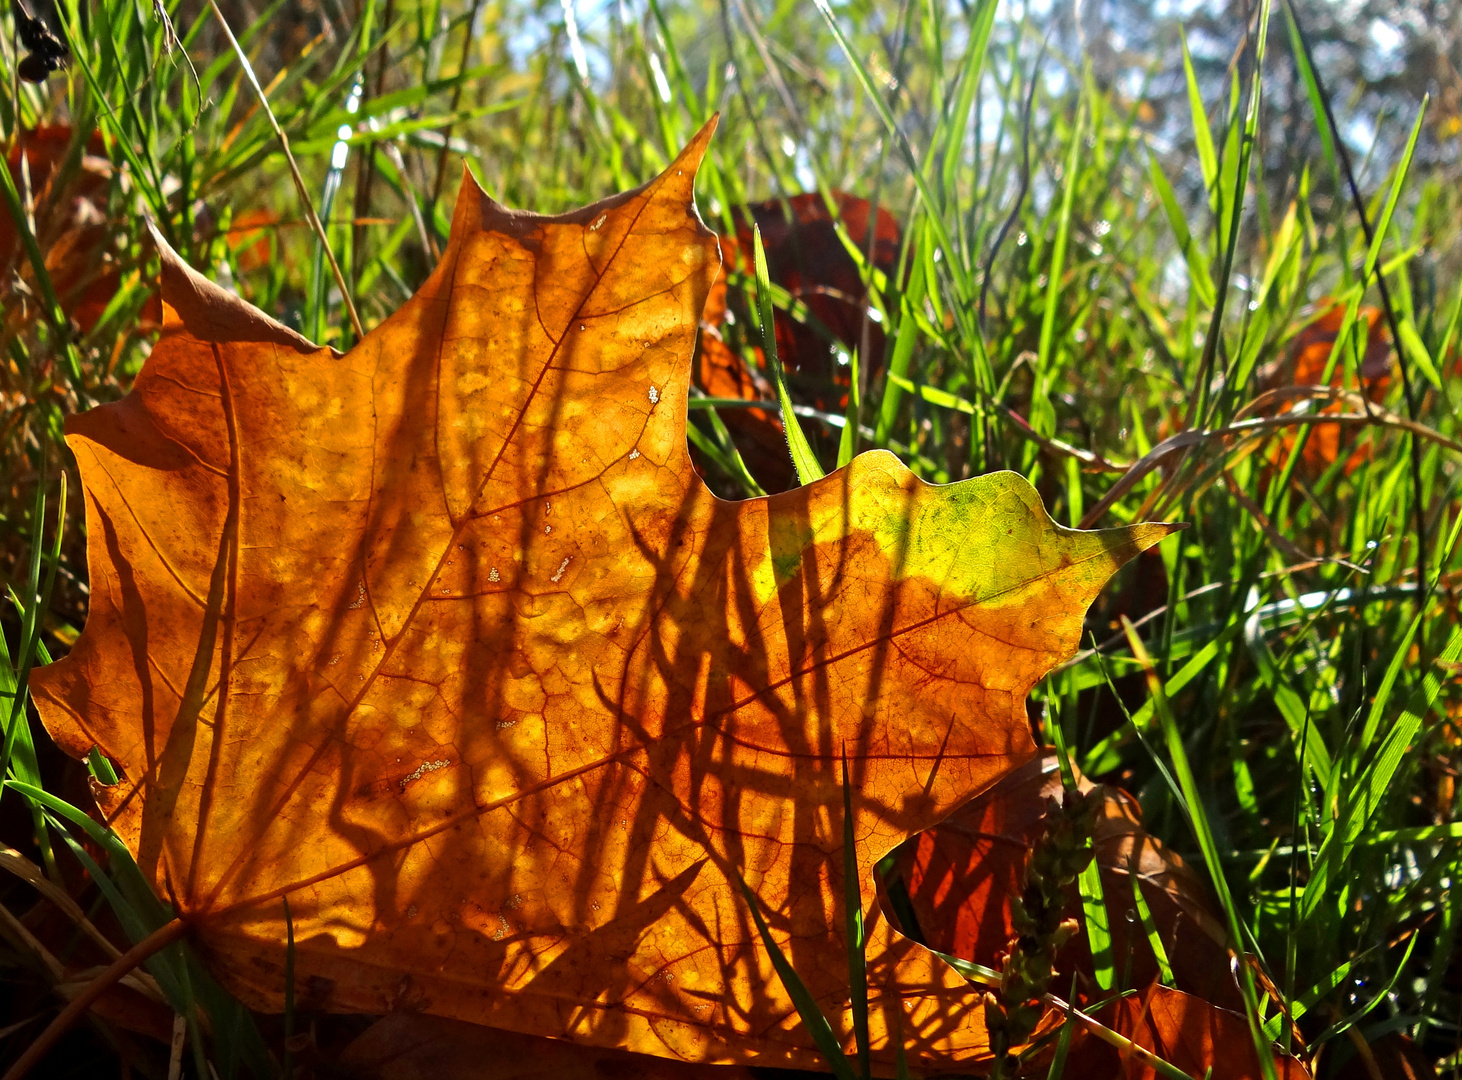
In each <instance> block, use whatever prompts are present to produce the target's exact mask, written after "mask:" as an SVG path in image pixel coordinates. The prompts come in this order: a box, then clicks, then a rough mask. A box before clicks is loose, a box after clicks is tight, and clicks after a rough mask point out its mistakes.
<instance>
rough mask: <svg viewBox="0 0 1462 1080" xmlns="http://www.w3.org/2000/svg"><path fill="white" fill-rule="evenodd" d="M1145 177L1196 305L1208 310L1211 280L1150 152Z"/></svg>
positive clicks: (1182, 213) (1184, 218) (1195, 243)
mask: <svg viewBox="0 0 1462 1080" xmlns="http://www.w3.org/2000/svg"><path fill="white" fill-rule="evenodd" d="M1147 176H1148V179H1149V180H1150V181H1151V182H1152V189H1153V191H1155V192H1157V197H1158V200H1159V201H1160V202H1161V203H1162V207H1163V213H1164V214H1166V215H1167V219H1168V225H1169V227H1170V228H1171V229H1172V230H1173V237H1174V239H1176V240H1177V241H1178V250H1179V251H1181V252H1182V253H1183V259H1184V261H1185V262H1186V263H1187V265H1188V282H1189V284H1191V285H1192V286H1193V292H1194V294H1195V295H1196V296H1197V297H1198V303H1199V304H1201V305H1202V306H1204V307H1212V306H1213V300H1214V290H1213V277H1212V276H1211V275H1210V274H1209V272H1208V261H1207V259H1206V258H1205V257H1204V254H1203V251H1202V249H1201V248H1200V247H1199V246H1198V243H1197V241H1195V240H1194V239H1193V235H1192V233H1191V232H1190V231H1189V229H1188V221H1187V216H1186V212H1185V211H1184V210H1183V208H1182V207H1181V206H1179V205H1178V197H1177V195H1176V194H1174V192H1173V185H1172V184H1170V183H1168V178H1167V175H1166V174H1165V173H1164V172H1163V171H1162V166H1161V165H1160V164H1158V160H1157V155H1156V154H1154V153H1153V152H1152V150H1151V149H1149V150H1148V152H1147Z"/></svg>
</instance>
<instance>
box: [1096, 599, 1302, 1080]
mask: <svg viewBox="0 0 1462 1080" xmlns="http://www.w3.org/2000/svg"><path fill="white" fill-rule="evenodd" d="M1122 628H1123V630H1125V631H1126V634H1127V644H1128V645H1129V646H1130V647H1131V649H1132V655H1133V656H1135V657H1137V659H1138V661H1139V662H1140V663H1141V664H1142V665H1143V667H1144V668H1145V669H1146V673H1147V690H1148V693H1150V694H1151V695H1152V696H1153V699H1154V701H1155V703H1156V707H1157V714H1158V719H1159V720H1160V721H1161V723H1162V729H1163V735H1164V737H1165V738H1166V741H1167V748H1168V756H1169V757H1170V758H1171V759H1172V765H1173V773H1174V774H1175V775H1176V777H1177V780H1178V784H1179V786H1180V787H1181V788H1182V791H1183V799H1184V802H1185V803H1186V804H1187V808H1188V820H1189V821H1190V822H1191V823H1192V826H1193V832H1194V833H1195V835H1196V837H1197V840H1198V848H1199V850H1200V851H1201V852H1202V854H1203V861H1204V863H1205V864H1207V867H1208V876H1209V878H1210V879H1211V880H1212V882H1213V888H1214V891H1215V892H1216V893H1217V894H1218V902H1219V907H1220V908H1222V910H1223V914H1224V917H1225V919H1226V920H1227V922H1228V932H1229V947H1230V948H1231V949H1233V950H1234V951H1235V952H1236V953H1238V954H1239V956H1240V960H1239V963H1238V974H1239V989H1240V990H1241V991H1242V992H1243V995H1244V1015H1245V1016H1246V1017H1247V1018H1248V1021H1249V1034H1250V1036H1251V1037H1252V1038H1253V1040H1254V1051H1255V1053H1256V1054H1257V1055H1258V1058H1259V1065H1260V1068H1261V1069H1262V1071H1263V1073H1264V1080H1277V1077H1276V1073H1275V1069H1274V1055H1273V1053H1272V1051H1271V1050H1270V1047H1269V1040H1268V1039H1266V1038H1265V1037H1264V1030H1263V1027H1262V1024H1263V1018H1262V1017H1261V1016H1260V1013H1259V994H1258V989H1257V987H1256V986H1255V984H1254V973H1253V971H1252V970H1250V968H1249V964H1248V962H1247V961H1246V960H1244V959H1243V958H1242V957H1243V954H1244V940H1245V938H1244V933H1243V930H1242V929H1241V928H1240V924H1239V917H1238V909H1237V907H1236V906H1235V905H1234V898H1233V895H1232V893H1230V892H1229V887H1228V878H1227V877H1225V875H1224V872H1223V860H1222V858H1221V856H1220V854H1219V849H1218V843H1217V841H1216V840H1215V839H1214V836H1213V829H1212V827H1211V825H1210V824H1209V821H1208V813H1207V811H1206V810H1205V809H1204V804H1203V799H1202V796H1201V794H1200V793H1199V791H1198V783H1197V781H1196V780H1195V779H1194V776H1193V768H1192V766H1191V765H1190V764H1189V762H1188V750H1187V747H1185V746H1184V745H1183V737H1182V735H1181V734H1180V733H1179V731H1178V722H1177V720H1176V719H1175V718H1174V717H1173V714H1172V710H1171V709H1170V708H1169V707H1168V699H1167V695H1166V694H1164V693H1163V687H1162V682H1161V680H1159V679H1158V677H1157V672H1156V670H1155V669H1154V668H1153V666H1152V658H1151V657H1150V656H1148V654H1147V649H1146V647H1145V646H1144V645H1143V644H1142V639H1141V638H1140V637H1138V636H1137V631H1136V630H1134V629H1133V627H1132V623H1131V621H1130V620H1129V619H1128V618H1127V617H1126V616H1125V615H1124V616H1123V617H1122Z"/></svg>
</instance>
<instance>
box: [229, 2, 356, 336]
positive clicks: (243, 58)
mask: <svg viewBox="0 0 1462 1080" xmlns="http://www.w3.org/2000/svg"><path fill="white" fill-rule="evenodd" d="M208 6H209V7H210V8H211V9H212V10H213V17H214V18H215V19H217V20H218V23H219V25H220V26H222V27H223V32H224V35H225V36H227V38H228V43H229V44H230V45H232V46H233V50H234V55H235V56H237V57H238V58H239V64H240V65H241V66H242V67H243V69H244V77H245V78H247V79H248V80H249V85H250V86H252V87H253V88H254V93H255V94H257V95H258V97H259V105H260V107H261V108H263V110H264V115H265V116H266V117H268V118H269V126H270V127H272V128H273V129H274V137H275V138H276V139H278V140H279V145H280V147H281V148H282V149H283V150H284V159H285V161H287V162H288V163H289V175H290V176H291V177H293V178H294V188H295V191H297V192H299V197H300V202H302V203H304V207H305V214H306V215H307V216H308V217H309V219H310V225H311V226H312V227H313V228H314V230H315V236H316V237H318V238H319V241H320V245H321V246H322V247H323V248H324V249H325V258H326V259H327V260H329V262H330V272H331V273H332V274H334V275H335V285H336V287H338V288H339V289H340V299H341V300H342V301H344V303H345V310H346V312H347V313H348V314H349V315H350V327H351V329H352V330H354V331H355V337H356V340H357V341H359V340H360V339H361V338H363V337H365V328H364V327H363V326H361V322H360V313H359V312H358V311H356V310H355V301H354V300H352V299H351V297H350V290H349V289H347V288H346V287H345V275H344V274H343V273H341V272H340V263H338V262H337V261H336V260H335V252H333V251H331V250H330V239H329V237H327V236H326V235H325V226H323V225H321V224H320V217H319V215H318V214H316V213H315V204H314V203H313V202H312V201H311V200H310V193H309V192H308V191H307V190H305V181H304V178H303V177H302V176H300V169H299V166H298V165H297V164H295V160H294V154H293V153H291V152H290V149H289V136H288V135H286V134H285V133H284V129H283V128H281V127H280V126H279V121H278V120H276V119H275V118H274V110H273V109H271V108H270V107H269V98H268V97H267V96H266V95H265V93H264V88H263V87H261V86H260V85H259V78H258V76H256V75H255V74H254V65H253V64H251V63H249V58H248V56H247V55H246V54H245V53H244V50H243V47H242V46H241V45H240V44H239V41H238V38H236V37H234V32H233V29H232V28H231V27H230V26H229V25H228V20H227V19H226V18H224V16H223V12H222V11H220V10H219V7H218V0H208Z"/></svg>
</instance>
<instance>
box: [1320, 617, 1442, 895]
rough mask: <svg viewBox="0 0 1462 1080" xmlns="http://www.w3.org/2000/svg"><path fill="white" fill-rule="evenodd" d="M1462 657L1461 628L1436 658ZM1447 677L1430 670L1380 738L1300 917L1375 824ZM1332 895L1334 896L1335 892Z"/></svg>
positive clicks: (1326, 846)
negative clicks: (1413, 741)
mask: <svg viewBox="0 0 1462 1080" xmlns="http://www.w3.org/2000/svg"><path fill="white" fill-rule="evenodd" d="M1459 657H1462V629H1458V630H1457V631H1455V632H1454V633H1453V634H1452V638H1451V640H1450V641H1448V643H1447V647H1446V648H1445V649H1443V650H1442V654H1441V656H1439V657H1438V658H1437V664H1438V665H1439V666H1444V665H1448V664H1455V663H1457V661H1458V658H1459ZM1441 688H1442V680H1441V677H1440V676H1438V674H1437V673H1436V671H1435V669H1433V670H1430V671H1428V672H1427V673H1426V675H1425V677H1424V678H1423V680H1422V685H1421V686H1420V687H1418V688H1417V689H1416V691H1415V692H1413V694H1412V695H1411V699H1410V700H1409V701H1408V702H1407V704H1406V709H1405V710H1404V711H1403V712H1402V714H1401V716H1400V717H1399V718H1398V719H1397V720H1396V723H1395V724H1394V725H1393V726H1392V728H1391V730H1390V732H1389V733H1387V735H1386V737H1385V739H1383V740H1382V741H1381V745H1380V747H1379V749H1377V751H1376V756H1375V758H1374V759H1373V760H1372V761H1371V763H1370V765H1368V766H1367V767H1366V769H1365V771H1364V772H1362V773H1361V775H1360V776H1359V777H1358V778H1357V779H1356V781H1355V782H1354V783H1352V784H1351V785H1349V786H1348V787H1349V791H1350V796H1349V798H1348V799H1347V800H1346V802H1345V804H1344V809H1343V810H1342V811H1341V814H1340V817H1339V819H1338V820H1337V821H1336V823H1335V826H1334V828H1332V829H1331V831H1330V833H1329V835H1328V836H1326V837H1325V841H1324V843H1323V844H1322V845H1321V847H1320V853H1319V855H1318V856H1316V859H1315V868H1314V871H1313V872H1312V873H1311V875H1310V880H1309V882H1308V883H1307V884H1306V885H1305V891H1304V893H1303V894H1301V897H1300V918H1301V919H1302V920H1308V919H1310V918H1311V917H1313V916H1314V914H1315V912H1316V910H1317V909H1318V908H1319V906H1320V903H1321V902H1322V901H1323V900H1325V899H1326V898H1327V894H1328V893H1329V892H1330V890H1331V888H1332V882H1336V881H1338V880H1339V879H1340V877H1341V874H1342V873H1343V871H1344V868H1345V865H1346V863H1347V862H1348V861H1349V859H1350V852H1351V849H1352V848H1353V847H1354V846H1355V843H1356V841H1357V840H1358V839H1359V838H1360V836H1361V834H1362V833H1364V832H1365V830H1366V828H1367V826H1368V825H1369V824H1370V821H1371V818H1372V817H1374V816H1375V814H1376V811H1377V810H1378V809H1379V808H1380V805H1381V802H1382V800H1383V799H1384V798H1385V796H1386V794H1387V792H1388V791H1389V789H1390V787H1391V781H1392V780H1393V779H1394V778H1395V776H1396V772H1397V770H1398V769H1399V768H1400V767H1401V763H1402V761H1403V760H1404V759H1405V757H1406V753H1407V751H1408V750H1409V749H1410V748H1411V742H1412V739H1414V738H1415V737H1416V734H1417V732H1418V731H1419V730H1420V728H1421V724H1422V720H1423V719H1424V718H1425V717H1426V715H1427V713H1429V712H1430V711H1431V707H1432V705H1433V704H1434V703H1435V702H1436V699H1437V695H1438V693H1440V692H1441ZM1332 899H1333V897H1332Z"/></svg>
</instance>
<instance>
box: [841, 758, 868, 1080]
mask: <svg viewBox="0 0 1462 1080" xmlns="http://www.w3.org/2000/svg"><path fill="white" fill-rule="evenodd" d="M843 917H844V932H845V934H846V938H845V941H844V948H846V949H847V951H848V989H849V993H850V998H851V1001H852V1006H853V1040H854V1043H855V1044H856V1046H857V1049H858V1072H859V1074H860V1075H861V1076H862V1077H863V1080H869V1077H871V1076H872V1075H873V1073H872V1067H871V1065H870V1063H869V1057H868V1055H869V1038H868V963H867V957H866V956H865V952H864V949H865V945H866V940H867V939H866V937H865V935H864V928H863V894H862V890H861V889H860V888H859V884H858V848H857V837H855V836H854V835H853V785H852V782H851V781H850V780H849V779H848V753H847V750H846V749H844V751H843Z"/></svg>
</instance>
